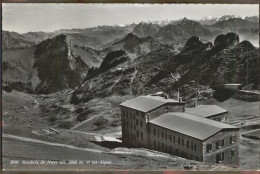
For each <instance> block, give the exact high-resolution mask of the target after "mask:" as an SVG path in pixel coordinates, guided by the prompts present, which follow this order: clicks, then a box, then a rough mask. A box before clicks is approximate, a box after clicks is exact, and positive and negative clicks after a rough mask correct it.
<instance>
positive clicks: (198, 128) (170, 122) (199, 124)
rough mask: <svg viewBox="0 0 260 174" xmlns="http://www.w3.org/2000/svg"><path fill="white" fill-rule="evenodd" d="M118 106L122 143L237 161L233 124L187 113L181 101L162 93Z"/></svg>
mask: <svg viewBox="0 0 260 174" xmlns="http://www.w3.org/2000/svg"><path fill="white" fill-rule="evenodd" d="M120 106H121V116H122V142H123V143H124V144H126V145H129V146H131V147H144V148H148V149H153V150H157V151H160V152H165V153H169V154H172V155H176V156H180V157H183V158H187V159H192V160H196V161H202V162H206V163H210V164H212V163H225V164H229V163H232V164H238V155H239V154H238V142H239V128H237V127H235V126H231V125H228V124H225V123H221V122H219V121H214V120H211V119H208V118H205V117H202V116H196V115H192V114H190V113H187V112H186V109H185V103H184V102H179V101H178V100H173V99H169V98H168V97H163V96H155V95H154V96H152V95H149V96H140V97H137V98H134V99H132V100H128V101H126V102H124V103H122V104H121V105H120Z"/></svg>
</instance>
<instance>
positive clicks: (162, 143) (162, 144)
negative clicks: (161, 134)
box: [162, 143, 164, 151]
mask: <svg viewBox="0 0 260 174" xmlns="http://www.w3.org/2000/svg"><path fill="white" fill-rule="evenodd" d="M162 151H164V144H163V143H162Z"/></svg>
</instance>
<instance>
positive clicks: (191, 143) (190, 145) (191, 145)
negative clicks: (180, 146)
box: [190, 142, 193, 150]
mask: <svg viewBox="0 0 260 174" xmlns="http://www.w3.org/2000/svg"><path fill="white" fill-rule="evenodd" d="M190 146H191V150H193V142H191V145H190Z"/></svg>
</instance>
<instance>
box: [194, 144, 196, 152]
mask: <svg viewBox="0 0 260 174" xmlns="http://www.w3.org/2000/svg"><path fill="white" fill-rule="evenodd" d="M194 150H195V151H196V150H197V144H196V143H194Z"/></svg>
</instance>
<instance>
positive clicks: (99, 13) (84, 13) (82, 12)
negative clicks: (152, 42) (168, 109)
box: [2, 3, 259, 33]
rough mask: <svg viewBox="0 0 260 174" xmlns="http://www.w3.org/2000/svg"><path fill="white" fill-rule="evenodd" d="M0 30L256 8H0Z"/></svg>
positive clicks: (251, 12)
mask: <svg viewBox="0 0 260 174" xmlns="http://www.w3.org/2000/svg"><path fill="white" fill-rule="evenodd" d="M2 5H3V6H2V10H3V13H2V14H3V23H2V24H3V30H7V31H15V32H19V33H25V32H29V31H45V32H50V31H54V30H58V29H71V28H87V27H95V26H98V25H115V24H116V25H119V24H130V23H133V22H135V23H136V22H140V21H148V20H164V19H169V20H174V19H180V18H183V17H187V18H189V19H200V18H202V17H205V16H213V17H218V16H222V15H237V16H255V15H257V16H258V15H259V7H258V5H245V4H243V5H242V4H241V5H222V4H219V5H213V4H207V5H203V4H196V5H195V4H54V3H52V4H2Z"/></svg>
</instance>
